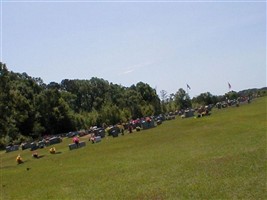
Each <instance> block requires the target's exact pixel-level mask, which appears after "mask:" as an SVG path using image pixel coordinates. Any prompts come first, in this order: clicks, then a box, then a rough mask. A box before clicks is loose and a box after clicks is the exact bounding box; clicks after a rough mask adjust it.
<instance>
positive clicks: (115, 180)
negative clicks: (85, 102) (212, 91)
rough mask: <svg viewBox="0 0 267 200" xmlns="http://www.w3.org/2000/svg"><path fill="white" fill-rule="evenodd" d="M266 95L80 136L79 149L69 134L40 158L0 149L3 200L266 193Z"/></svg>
mask: <svg viewBox="0 0 267 200" xmlns="http://www.w3.org/2000/svg"><path fill="white" fill-rule="evenodd" d="M266 101H267V98H266V97H262V98H258V99H255V100H253V101H252V103H251V104H242V105H240V107H232V108H227V109H221V110H217V109H214V110H213V111H212V114H211V116H208V117H203V118H198V119H195V118H187V119H181V118H176V119H175V120H171V121H165V122H164V123H163V124H162V125H160V126H158V127H156V128H153V129H149V130H144V131H141V132H135V133H133V134H126V135H124V136H119V137H118V138H112V137H106V138H104V139H103V140H102V141H101V142H100V143H97V144H91V143H90V142H88V140H87V139H86V138H81V141H82V140H84V141H86V143H87V144H86V147H84V148H80V149H77V150H73V151H70V150H69V149H68V144H69V143H71V139H64V140H63V142H62V143H61V144H58V145H55V147H56V149H57V151H58V152H59V153H58V154H55V155H50V154H49V147H46V148H45V149H40V150H38V153H39V155H42V156H43V157H42V158H40V159H33V158H32V157H31V153H32V152H31V151H29V150H24V151H22V150H19V151H16V152H10V153H5V152H1V153H0V156H1V165H0V167H1V185H0V188H1V192H0V199H3V200H9V199H10V200H13V199H34V200H36V199H38V200H39V199H122V200H124V199H140V200H141V199H157V200H159V199H171V200H172V199H266V198H267V195H266V172H267V171H266V122H267V120H266ZM19 153H20V154H21V156H22V158H23V159H24V161H25V163H23V164H21V165H17V164H16V161H15V159H16V156H17V154H19ZM27 168H30V169H29V170H27Z"/></svg>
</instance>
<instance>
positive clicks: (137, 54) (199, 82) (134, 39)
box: [1, 0, 266, 97]
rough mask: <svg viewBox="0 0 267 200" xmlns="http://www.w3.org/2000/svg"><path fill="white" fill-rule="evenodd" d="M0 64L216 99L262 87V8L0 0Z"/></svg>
mask: <svg viewBox="0 0 267 200" xmlns="http://www.w3.org/2000/svg"><path fill="white" fill-rule="evenodd" d="M1 61H2V62H4V63H6V65H7V67H8V69H9V70H11V71H14V72H19V73H22V72H26V73H27V74H28V75H30V76H33V77H40V78H42V79H43V80H44V82H45V83H49V82H52V81H55V82H58V83H60V82H61V81H62V80H63V79H90V78H91V77H98V78H103V79H105V80H107V81H109V82H113V83H116V84H121V85H123V86H127V87H128V86H131V85H132V84H136V83H138V82H139V81H142V82H144V83H148V84H149V85H150V86H151V87H153V88H156V89H157V92H158V94H159V93H160V91H161V90H166V91H167V92H168V94H170V93H175V92H176V91H178V89H179V88H183V89H185V90H186V84H188V85H189V86H190V87H191V90H189V95H190V96H191V97H194V96H197V95H199V94H200V93H204V92H210V93H211V94H214V95H221V94H224V93H226V92H228V82H229V83H230V84H231V85H232V89H233V90H235V91H240V90H243V89H248V88H261V87H264V86H266V2H264V1H258V2H253V1H251V2H245V1H242V2H237V1H231V2H230V1H228V2H223V1H217V2H216V1H212V2H208V1H201V2H198V1H194V2H183V1H176V2H175V1H172V2H170V1H169V2H163V1H161V2H157V1H153V2H141V1H135V2H133V1H132V2H127V1H124V2H118V1H117V2H112V1H109V2H108V1H106V2H94V1H80V2H74V1H73V2H70V1H65V2H63V1H53V2H51V1H50V2H48V1H32V2H31V1H23V2H22V1H12V0H11V1H5V0H2V2H1Z"/></svg>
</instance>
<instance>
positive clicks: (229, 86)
mask: <svg viewBox="0 0 267 200" xmlns="http://www.w3.org/2000/svg"><path fill="white" fill-rule="evenodd" d="M228 88H229V90H231V88H232V86H231V84H230V83H229V82H228Z"/></svg>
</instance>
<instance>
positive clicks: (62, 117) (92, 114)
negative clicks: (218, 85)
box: [0, 62, 265, 141]
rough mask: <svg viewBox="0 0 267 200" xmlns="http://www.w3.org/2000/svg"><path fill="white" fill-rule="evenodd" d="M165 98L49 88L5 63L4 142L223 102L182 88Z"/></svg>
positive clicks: (102, 85) (72, 85)
mask: <svg viewBox="0 0 267 200" xmlns="http://www.w3.org/2000/svg"><path fill="white" fill-rule="evenodd" d="M253 91H254V92H253ZM255 92H257V95H260V94H261V93H259V91H257V90H248V91H245V93H248V94H249V95H252V94H253V95H254V94H255ZM264 92H265V90H264ZM243 94H244V92H243ZM226 95H228V96H227V97H229V99H233V98H235V97H237V95H239V94H238V93H236V92H231V93H228V94H226ZM161 97H162V102H161V101H160V99H159V97H158V95H157V93H156V90H155V89H153V88H151V87H150V86H149V85H148V84H146V83H143V82H138V83H137V84H136V85H132V86H131V87H123V86H121V85H117V84H113V83H109V82H108V81H106V80H103V79H99V78H96V77H92V78H91V79H90V80H77V79H75V80H69V79H64V80H62V81H61V83H55V82H51V83H49V84H48V85H46V84H44V83H43V81H42V79H41V78H33V77H31V76H29V75H27V74H26V73H22V74H20V73H14V72H9V71H8V69H7V67H6V65H5V64H3V63H1V62H0V113H1V115H0V138H11V139H12V140H17V139H18V138H19V137H20V136H21V135H22V136H25V137H33V138H39V137H41V136H43V135H45V134H60V133H66V132H69V131H74V130H80V129H86V128H89V127H91V126H95V125H98V126H100V125H102V124H103V123H106V124H108V125H114V124H117V123H120V122H127V121H129V120H130V119H136V118H141V117H144V116H151V115H158V114H160V113H162V112H164V113H165V112H173V111H175V110H177V109H186V108H189V107H191V106H192V102H193V103H194V104H195V103H197V104H202V103H203V104H209V103H213V104H214V103H215V101H216V100H219V98H217V97H214V96H213V95H211V94H210V93H205V94H201V95H200V96H199V97H197V98H195V99H193V100H192V101H191V100H190V98H189V96H188V94H187V93H186V92H185V91H184V90H183V89H181V88H180V89H179V90H178V91H177V92H176V93H175V94H170V95H169V96H168V97H167V92H166V91H162V92H161ZM223 98H225V97H223ZM2 141H6V140H2Z"/></svg>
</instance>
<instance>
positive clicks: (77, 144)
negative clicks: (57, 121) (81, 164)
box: [72, 136, 79, 148]
mask: <svg viewBox="0 0 267 200" xmlns="http://www.w3.org/2000/svg"><path fill="white" fill-rule="evenodd" d="M72 141H73V142H74V143H75V144H76V147H77V148H79V138H78V137H77V136H75V137H74V138H73V139H72Z"/></svg>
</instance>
